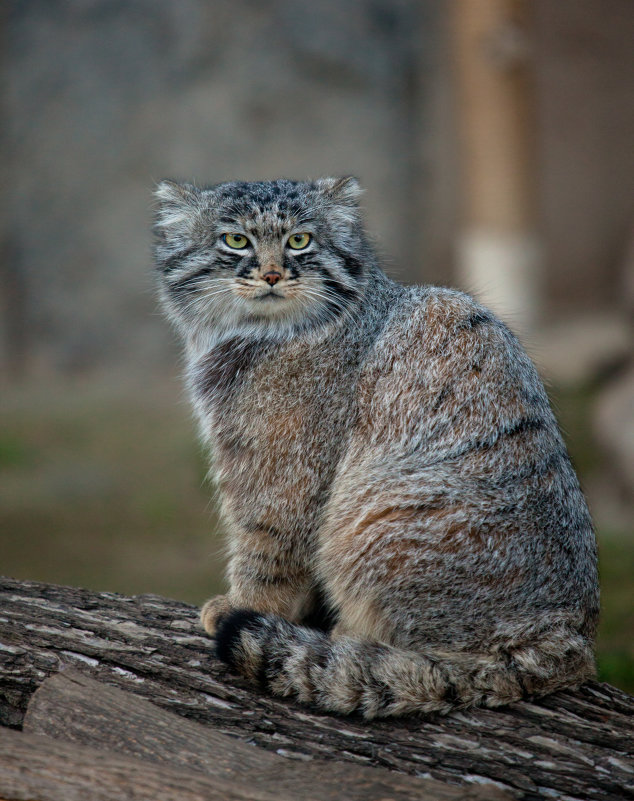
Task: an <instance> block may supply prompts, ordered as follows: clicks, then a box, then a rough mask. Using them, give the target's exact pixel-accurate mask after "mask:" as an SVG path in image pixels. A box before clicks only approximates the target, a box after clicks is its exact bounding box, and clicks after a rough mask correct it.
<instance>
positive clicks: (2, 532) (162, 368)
mask: <svg viewBox="0 0 634 801" xmlns="http://www.w3.org/2000/svg"><path fill="white" fill-rule="evenodd" d="M0 35H1V36H2V45H1V52H2V85H1V86H2V104H3V108H2V111H3V122H4V125H3V127H2V131H1V133H0V136H1V143H2V148H1V150H0V170H1V175H2V184H3V190H4V191H3V200H2V208H1V213H0V245H1V249H0V314H1V320H0V381H1V384H2V387H1V392H0V410H1V413H2V421H3V425H2V429H1V432H0V572H2V573H6V574H9V575H14V576H17V577H20V578H31V579H40V580H45V581H51V582H58V583H69V584H76V585H82V586H86V587H91V588H95V589H107V590H114V591H121V592H125V593H129V594H136V593H140V592H156V593H161V594H165V595H170V596H172V597H177V598H181V599H185V600H189V601H192V602H195V603H200V602H202V601H203V600H204V599H205V598H206V597H208V596H209V595H211V594H213V593H214V592H218V591H221V589H222V581H223V579H222V571H223V555H222V539H221V537H220V536H219V533H218V532H219V526H218V521H217V518H216V515H215V508H214V504H213V498H212V490H211V488H210V487H209V486H208V485H207V483H206V482H205V472H206V467H205V458H204V455H203V454H202V453H201V451H200V449H199V447H198V445H197V442H196V438H195V431H194V426H193V424H192V422H191V418H190V413H189V408H188V404H187V400H186V398H185V397H184V394H183V391H182V389H181V381H180V364H179V353H178V348H177V345H176V343H175V341H174V338H173V336H172V334H171V332H170V331H169V330H168V326H167V324H166V322H165V321H164V320H163V319H162V318H161V316H160V314H159V312H158V309H157V304H156V298H155V292H154V283H153V276H152V269H151V236H150V225H151V190H152V187H153V185H154V183H155V182H156V181H157V180H159V179H161V178H164V177H170V178H175V179H183V180H193V181H195V182H197V183H198V184H199V185H204V184H209V183H215V182H218V181H221V180H225V179H252V180H255V179H262V178H274V177H281V176H284V177H291V178H306V177H313V178H314V177H318V176H320V175H328V174H335V175H341V174H354V175H356V176H358V177H359V178H360V180H361V181H362V183H363V185H364V187H365V188H366V190H367V191H366V194H365V209H366V217H367V221H368V225H369V228H370V230H371V231H372V232H373V234H374V237H375V240H376V245H377V248H378V250H379V252H380V253H381V255H382V257H383V260H384V263H385V266H386V269H387V270H388V272H390V273H391V274H392V275H393V276H395V277H397V278H399V279H400V280H403V281H406V282H434V283H440V284H444V285H450V286H457V287H460V288H463V289H467V290H469V291H472V292H474V293H475V294H477V295H478V296H479V297H480V298H481V299H483V300H484V301H485V302H486V303H488V304H490V305H491V306H493V307H494V308H495V309H496V310H497V311H498V312H499V313H500V314H501V315H502V317H503V318H505V319H506V320H507V321H508V322H509V323H510V324H511V325H512V326H513V327H514V328H515V329H516V330H517V331H518V332H519V333H520V335H521V337H522V339H523V341H524V343H525V345H526V347H527V349H528V350H529V352H530V354H531V355H532V356H533V358H534V359H535V361H536V362H537V364H538V367H539V368H540V371H541V373H542V375H543V376H544V378H545V379H546V380H547V382H548V388H549V392H550V394H551V397H552V399H553V403H554V405H555V408H556V410H557V412H558V415H559V418H560V421H561V424H562V427H563V430H564V434H565V436H566V439H567V441H568V444H569V448H570V450H571V453H572V456H573V461H574V462H575V464H576V466H577V469H578V471H579V473H580V477H581V480H582V483H583V485H584V488H585V490H586V492H587V494H588V497H589V501H590V505H591V508H592V511H593V515H594V518H595V521H596V524H597V530H598V536H599V543H600V558H601V580H602V591H603V598H602V604H603V621H602V627H601V632H600V638H599V663H600V675H601V678H603V679H606V680H609V681H611V682H613V683H615V684H617V685H618V686H621V687H623V688H627V689H629V690H630V691H632V692H634V536H633V533H634V532H633V529H634V525H633V520H634V514H633V509H634V336H633V331H634V204H633V202H632V200H633V198H634V191H633V190H634V147H632V143H633V142H634V46H633V45H634V4H633V3H632V2H631V0H557V2H554V0H444V1H443V2H438V0H344V1H343V2H341V0H319V2H316V0H258V1H257V2H255V0H180V2H178V3H173V2H168V1H167V0H131V1H130V2H125V3H124V2H120V0H5V2H4V3H3V6H2V10H1V11H0Z"/></svg>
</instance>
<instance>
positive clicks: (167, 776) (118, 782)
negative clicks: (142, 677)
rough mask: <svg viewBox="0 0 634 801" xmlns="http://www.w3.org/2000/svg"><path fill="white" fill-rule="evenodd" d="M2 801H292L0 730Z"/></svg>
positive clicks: (197, 775)
mask: <svg viewBox="0 0 634 801" xmlns="http://www.w3.org/2000/svg"><path fill="white" fill-rule="evenodd" d="M0 753H1V754H2V758H1V759H0V797H2V798H4V799H6V800H7V801H88V800H89V801H128V800H129V801H296V797H294V796H291V795H284V794H283V793H273V792H271V791H264V790H260V789H259V788H257V787H250V788H246V787H244V786H239V785H238V786H236V785H233V784H231V783H229V782H227V781H222V780H220V779H218V778H217V777H213V778H209V777H208V776H205V775H203V774H201V773H197V772H196V771H182V770H175V769H173V768H168V767H164V766H162V765H161V766H159V765H156V764H154V763H152V762H148V761H146V760H143V759H134V758H132V757H126V756H123V755H121V754H117V753H113V752H111V751H100V750H97V749H95V748H86V747H84V746H77V745H75V744H73V743H62V742H58V741H56V740H52V739H50V738H49V737H39V736H37V735H33V734H24V733H23V732H18V731H12V730H10V729H4V728H0Z"/></svg>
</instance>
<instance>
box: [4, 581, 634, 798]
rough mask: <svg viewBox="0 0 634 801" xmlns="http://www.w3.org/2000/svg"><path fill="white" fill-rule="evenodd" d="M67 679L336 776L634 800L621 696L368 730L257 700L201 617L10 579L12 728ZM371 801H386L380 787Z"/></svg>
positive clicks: (145, 600)
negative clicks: (354, 772)
mask: <svg viewBox="0 0 634 801" xmlns="http://www.w3.org/2000/svg"><path fill="white" fill-rule="evenodd" d="M68 668H72V669H73V670H74V671H77V672H79V673H81V674H82V675H83V676H89V677H92V678H94V679H97V680H99V681H100V682H102V683H106V684H108V685H111V686H116V687H119V688H121V689H124V690H127V691H129V692H130V693H132V694H134V695H135V696H139V697H143V698H145V699H147V700H149V701H151V702H152V703H153V704H154V705H156V706H158V707H161V708H162V709H163V710H166V711H169V712H172V713H175V714H176V715H179V716H181V717H183V718H186V719H188V720H189V721H194V722H197V723H199V724H201V725H202V726H203V727H204V728H205V729H206V731H207V733H208V734H210V735H211V734H215V735H217V734H221V735H229V736H231V737H233V738H238V739H239V740H242V741H243V743H247V744H249V746H250V747H252V746H253V745H255V746H259V748H260V749H263V750H264V751H267V752H269V754H271V755H273V754H277V756H278V757H280V756H281V757H286V758H287V759H286V760H284V762H285V764H286V763H288V764H291V760H293V763H292V764H295V765H296V766H297V765H300V767H302V769H303V768H305V767H306V768H307V766H309V765H311V768H312V767H314V766H316V767H318V768H319V769H320V771H321V772H322V774H323V776H328V773H329V771H330V770H333V771H334V770H335V768H339V767H341V766H342V765H345V766H348V767H350V768H352V767H353V766H366V767H381V768H386V769H388V770H391V771H393V772H394V774H395V775H397V774H407V775H409V776H410V777H414V778H415V779H416V778H418V779H428V780H429V779H432V780H434V781H437V782H441V783H443V784H445V785H446V786H447V788H449V789H451V788H462V789H463V790H464V791H466V790H469V791H470V792H471V791H473V792H476V795H464V796H461V797H477V791H478V790H484V791H485V793H484V797H487V792H488V793H489V796H488V797H491V798H494V795H493V793H494V791H495V789H497V790H498V791H500V793H502V795H500V796H498V797H505V796H507V797H510V798H518V799H540V798H564V799H623V798H634V760H633V759H632V753H633V752H634V735H633V726H632V723H633V720H634V699H633V698H631V697H630V696H628V695H627V694H625V693H623V692H621V691H619V690H617V689H615V688H613V687H610V686H609V685H606V684H599V683H597V682H590V683H588V684H587V685H585V686H584V687H582V688H581V689H580V690H578V691H576V692H571V691H566V692H561V693H557V694H555V695H552V696H550V697H548V698H545V699H541V700H539V701H535V702H522V703H518V704H513V705H511V706H509V707H506V708H504V709H501V710H484V709H481V710H470V711H468V712H459V713H455V714H453V715H450V716H448V717H446V718H438V717H434V718H427V719H425V718H422V717H410V718H403V719H399V720H392V721H374V722H372V723H365V722H363V721H362V720H360V719H359V718H353V717H350V718H341V717H336V716H333V715H326V714H320V713H318V712H315V711H314V710H310V709H307V708H302V707H299V706H297V705H295V704H293V703H292V702H290V701H286V700H283V699H275V698H272V697H269V696H266V695H262V694H259V693H258V692H256V691H254V690H252V689H251V688H249V687H248V686H247V685H246V684H245V683H244V682H243V681H242V680H241V679H239V678H238V677H236V676H235V675H233V674H231V673H230V672H229V671H228V670H227V669H226V668H225V666H224V665H222V664H221V663H219V662H218V661H217V660H215V659H214V657H213V641H212V640H210V639H209V638H208V637H206V636H205V635H204V634H203V633H202V632H201V630H200V629H199V627H198V620H197V610H196V609H195V608H194V607H192V606H189V605H186V604H183V603H179V602H175V601H168V600H166V599H163V598H159V597H157V596H147V595H145V596H136V597H131V598H129V597H124V596H119V595H115V594H113V593H96V592H90V591H87V590H79V589H73V588H68V587H57V586H52V585H45V584H38V583H34V582H23V581H15V580H12V579H1V580H0V724H2V725H4V726H12V727H21V726H22V724H23V723H24V717H25V713H26V709H27V706H28V704H29V702H30V701H31V698H32V696H33V693H34V692H35V690H36V689H37V688H38V687H39V686H40V685H41V684H42V683H43V682H44V680H45V679H46V678H47V677H48V676H52V675H54V674H57V673H59V672H60V671H62V670H65V669H66V670H67V669H68ZM37 703H38V702H37V699H34V701H33V706H32V709H35V708H37ZM34 716H35V712H33V713H29V716H28V717H27V729H28V728H29V726H30V725H31V724H30V723H29V718H31V719H35V717H34ZM37 725H38V726H39V725H40V724H39V723H38V724H37ZM41 730H43V729H41ZM4 733H5V734H6V732H4ZM9 734H13V733H10V732H9ZM22 736H27V735H26V734H24V735H22ZM28 736H34V735H28ZM70 739H72V738H70ZM51 742H57V741H56V740H53V741H51ZM210 742H211V741H210ZM57 744H58V745H61V744H60V743H59V742H57ZM111 745H112V743H106V746H107V747H108V748H110V746H111ZM83 747H87V746H83ZM127 748H128V746H126V749H127ZM195 751H196V746H195V742H194V743H192V752H193V753H195ZM104 753H112V751H107V752H104ZM128 753H133V752H131V751H128ZM114 756H116V754H114ZM119 756H120V755H119ZM126 758H130V759H132V758H133V757H132V756H129V757H126ZM134 758H136V756H135V757H134ZM325 761H328V762H329V764H326V762H325ZM1 764H2V760H0V765H1ZM171 764H172V765H174V763H173V762H172V763H171ZM245 764H247V763H246V762H245ZM190 766H191V763H190ZM161 767H163V766H161ZM165 769H166V770H176V769H177V768H176V767H169V768H167V767H165ZM195 770H196V771H199V768H195ZM199 772H200V771H199ZM383 774H384V772H383V771H381V772H380V775H378V774H377V775H376V778H377V781H378V782H380V781H382V780H383V779H384V775H383ZM333 775H334V774H333ZM379 788H380V785H379ZM421 791H422V787H421ZM2 792H3V791H2V789H1V785H0V797H2ZM263 792H264V791H263ZM403 792H407V788H404V790H403ZM7 797H8V798H10V797H11V796H7ZM15 797H16V798H17V797H20V796H15ZM25 797H32V798H36V797H37V796H35V795H33V796H25ZM69 797H70V796H69ZM78 797H79V796H78ZM120 797H124V796H120ZM365 797H366V798H367V799H368V801H370V800H371V799H372V798H381V797H385V796H381V795H373V794H372V792H371V791H370V790H369V788H368V792H367V794H366V795H365ZM388 797H389V796H388ZM402 797H407V796H406V795H405V796H402ZM430 797H434V796H430ZM278 799H280V801H281V796H280V795H279V794H278Z"/></svg>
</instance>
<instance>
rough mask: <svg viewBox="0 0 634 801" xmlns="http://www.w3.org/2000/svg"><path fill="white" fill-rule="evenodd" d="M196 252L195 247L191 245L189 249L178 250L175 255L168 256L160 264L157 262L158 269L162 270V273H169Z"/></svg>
mask: <svg viewBox="0 0 634 801" xmlns="http://www.w3.org/2000/svg"><path fill="white" fill-rule="evenodd" d="M195 252H196V246H195V245H191V246H190V247H188V248H186V249H185V250H179V251H178V252H177V253H172V255H171V256H168V258H167V259H165V261H163V262H162V263H161V262H159V267H160V268H161V269H162V270H163V272H164V273H170V272H172V270H174V269H175V268H176V267H178V266H179V265H180V264H181V262H183V261H185V260H186V259H188V258H189V257H190V256H191V255H192V254H193V253H195Z"/></svg>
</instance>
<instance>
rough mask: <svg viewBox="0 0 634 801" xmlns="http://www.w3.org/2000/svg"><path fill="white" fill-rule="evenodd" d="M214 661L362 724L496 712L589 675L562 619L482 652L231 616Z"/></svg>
mask: <svg viewBox="0 0 634 801" xmlns="http://www.w3.org/2000/svg"><path fill="white" fill-rule="evenodd" d="M216 655H217V656H218V658H219V659H221V660H222V661H223V662H226V663H227V664H228V665H229V666H230V667H231V668H233V669H234V670H236V671H237V672H238V673H240V674H242V675H243V676H245V677H246V678H248V679H249V680H251V681H252V682H253V683H255V684H257V685H258V686H259V687H260V688H261V689H263V690H267V691H269V692H271V693H272V694H273V695H279V696H285V697H293V698H295V699H296V700H298V701H299V702H300V703H303V704H308V705H311V706H314V707H317V708H318V709H321V710H324V711H328V712H336V713H339V714H344V715H345V714H350V713H353V712H357V713H360V714H361V715H362V716H363V717H364V718H366V719H372V718H382V717H390V716H396V715H405V714H408V713H413V712H421V713H432V712H436V713H440V714H446V713H447V712H450V711H451V710H454V709H458V708H464V707H468V706H486V707H496V706H501V705H504V704H508V703H511V702H513V701H518V700H520V699H521V698H525V697H528V696H537V695H546V694H548V693H550V692H554V691H555V690H559V689H563V688H564V687H574V686H578V685H579V684H581V683H582V682H583V681H585V680H586V679H588V678H590V677H591V676H592V675H593V673H594V659H593V655H592V648H591V645H590V644H589V642H588V640H587V639H586V638H584V637H583V636H582V635H580V634H579V633H577V632H574V631H572V630H571V629H570V627H569V626H568V625H566V624H565V623H562V624H561V625H559V626H554V627H552V628H550V629H549V631H548V632H547V633H546V634H544V633H543V634H542V635H541V636H540V637H536V638H535V639H534V640H533V641H531V642H526V641H525V642H524V643H523V644H522V645H517V644H516V645H514V647H513V648H506V649H504V650H502V649H498V650H497V651H496V652H492V653H488V654H469V653H462V652H455V653H449V652H447V651H443V652H441V651H439V650H438V651H432V650H430V651H429V652H427V653H419V652H414V651H405V650H401V649H399V648H394V647H392V646H390V645H385V644H383V643H376V642H371V641H369V640H357V639H354V638H353V637H348V636H339V637H329V636H328V635H327V634H325V633H323V632H321V631H317V630H315V629H309V628H305V627H304V626H300V625H296V624H294V623H289V622H288V621H286V620H284V619H282V618H280V617H276V616H274V615H268V614H260V613H258V612H253V611H251V610H236V611H234V612H231V613H230V614H229V615H227V616H225V617H222V618H221V619H220V621H219V624H218V629H217V632H216Z"/></svg>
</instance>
